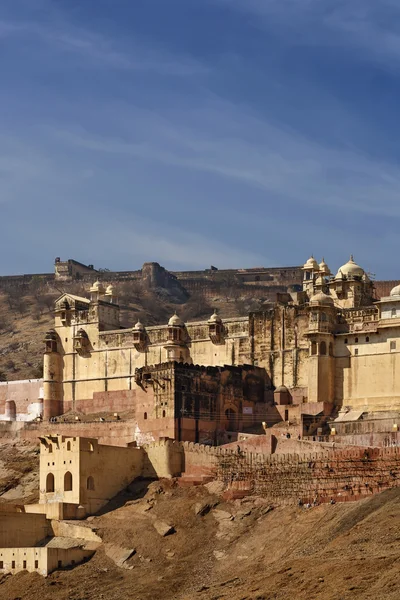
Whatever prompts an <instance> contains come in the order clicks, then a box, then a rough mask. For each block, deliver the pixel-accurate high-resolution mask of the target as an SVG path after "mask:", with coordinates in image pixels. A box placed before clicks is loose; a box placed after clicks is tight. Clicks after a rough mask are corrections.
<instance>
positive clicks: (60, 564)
mask: <svg viewBox="0 0 400 600" xmlns="http://www.w3.org/2000/svg"><path fill="white" fill-rule="evenodd" d="M61 567H62V560H59V561H58V568H59V569H61Z"/></svg>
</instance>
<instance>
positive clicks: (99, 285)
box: [90, 281, 104, 294]
mask: <svg viewBox="0 0 400 600" xmlns="http://www.w3.org/2000/svg"><path fill="white" fill-rule="evenodd" d="M90 291H91V292H98V293H99V294H104V286H103V284H102V283H101V282H100V281H95V282H94V284H93V285H92V287H91V288H90Z"/></svg>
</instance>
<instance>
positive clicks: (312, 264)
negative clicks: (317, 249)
mask: <svg viewBox="0 0 400 600" xmlns="http://www.w3.org/2000/svg"><path fill="white" fill-rule="evenodd" d="M302 270H303V291H304V292H306V293H307V295H308V296H309V297H310V296H312V295H313V294H314V280H315V277H316V275H317V274H318V272H319V264H318V263H317V261H316V260H315V258H314V257H313V256H310V258H309V259H308V261H307V262H306V263H305V264H304V265H303V267H302Z"/></svg>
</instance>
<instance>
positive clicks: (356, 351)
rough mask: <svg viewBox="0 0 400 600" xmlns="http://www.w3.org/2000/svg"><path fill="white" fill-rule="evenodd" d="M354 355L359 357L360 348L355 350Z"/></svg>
mask: <svg viewBox="0 0 400 600" xmlns="http://www.w3.org/2000/svg"><path fill="white" fill-rule="evenodd" d="M354 354H355V356H358V348H355V349H354Z"/></svg>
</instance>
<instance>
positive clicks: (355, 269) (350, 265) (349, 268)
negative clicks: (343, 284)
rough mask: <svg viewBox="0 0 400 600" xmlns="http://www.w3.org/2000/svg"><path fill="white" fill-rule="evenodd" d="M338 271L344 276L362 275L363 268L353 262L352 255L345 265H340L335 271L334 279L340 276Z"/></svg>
mask: <svg viewBox="0 0 400 600" xmlns="http://www.w3.org/2000/svg"><path fill="white" fill-rule="evenodd" d="M340 271H341V272H342V275H344V276H345V277H362V276H363V275H364V269H363V268H362V267H360V265H358V264H357V263H355V262H354V259H353V255H351V256H350V260H349V261H348V262H347V263H346V264H345V265H343V266H342V267H340V269H339V271H338V272H337V275H336V279H339V278H340V277H339V272H340Z"/></svg>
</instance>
